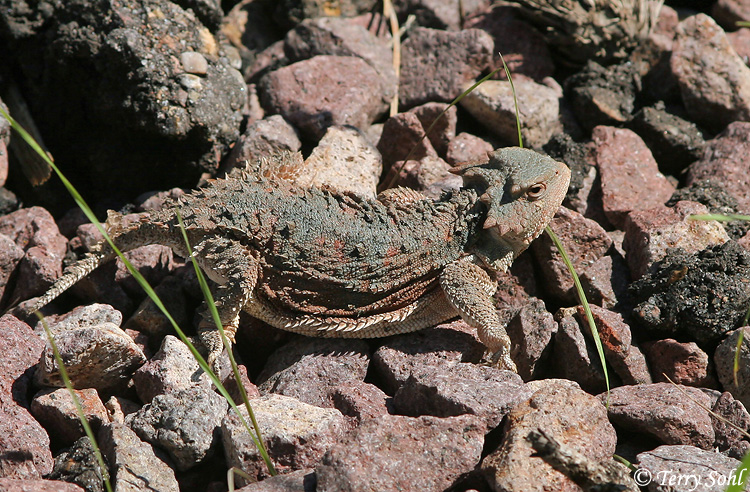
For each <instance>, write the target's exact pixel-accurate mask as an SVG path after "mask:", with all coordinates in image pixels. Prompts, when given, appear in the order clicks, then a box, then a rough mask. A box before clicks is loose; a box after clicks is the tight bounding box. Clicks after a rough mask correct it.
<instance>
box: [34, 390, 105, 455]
mask: <svg viewBox="0 0 750 492" xmlns="http://www.w3.org/2000/svg"><path fill="white" fill-rule="evenodd" d="M74 392H75V394H76V397H77V399H78V402H79V403H80V405H81V407H82V409H83V415H84V417H85V418H86V421H87V422H88V424H89V425H90V426H91V430H92V431H94V432H98V431H99V428H100V427H101V426H102V424H104V423H107V422H109V415H108V414H107V409H106V408H104V403H102V400H101V399H100V398H99V394H98V393H97V391H96V390H95V389H93V388H87V389H82V390H74ZM31 414H32V415H33V416H34V418H35V419H37V420H38V421H39V423H41V424H42V425H43V426H44V428H45V429H47V430H48V432H49V434H50V437H51V438H52V440H53V441H54V442H55V444H57V445H60V444H61V445H64V446H68V445H70V444H73V442H75V441H76V440H77V439H79V438H81V437H83V436H84V435H85V432H84V429H83V425H82V424H81V421H80V420H79V418H78V412H77V410H76V406H75V403H73V398H72V397H71V396H70V393H69V392H68V390H67V389H66V388H58V389H51V388H50V389H44V390H42V391H40V392H39V393H37V394H36V395H34V398H33V400H32V401H31Z"/></svg>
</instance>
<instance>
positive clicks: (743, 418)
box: [711, 392, 750, 459]
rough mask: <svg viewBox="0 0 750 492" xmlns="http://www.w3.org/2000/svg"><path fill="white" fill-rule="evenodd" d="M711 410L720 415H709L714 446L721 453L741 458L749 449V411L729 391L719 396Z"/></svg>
mask: <svg viewBox="0 0 750 492" xmlns="http://www.w3.org/2000/svg"><path fill="white" fill-rule="evenodd" d="M711 411H712V412H713V413H714V414H716V415H718V416H719V417H721V418H718V417H716V416H715V415H713V414H712V415H711V421H712V422H713V425H714V432H715V433H716V441H715V443H714V446H715V447H716V448H717V449H718V450H719V451H720V452H722V453H725V454H728V455H729V456H731V457H733V458H737V459H742V458H743V457H744V456H745V455H746V454H747V453H748V451H750V438H748V437H747V432H748V431H750V413H748V412H747V410H745V406H744V405H743V404H742V403H740V402H739V401H737V400H735V399H734V397H732V395H731V393H729V392H724V393H722V394H721V396H719V398H718V399H717V400H716V403H715V404H714V406H713V408H712V409H711ZM741 430H744V431H745V432H744V433H743V432H741Z"/></svg>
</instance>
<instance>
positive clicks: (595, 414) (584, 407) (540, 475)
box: [482, 379, 617, 492]
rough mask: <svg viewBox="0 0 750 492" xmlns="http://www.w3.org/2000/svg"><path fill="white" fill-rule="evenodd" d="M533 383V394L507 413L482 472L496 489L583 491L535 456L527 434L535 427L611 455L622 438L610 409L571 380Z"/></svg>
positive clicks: (593, 454)
mask: <svg viewBox="0 0 750 492" xmlns="http://www.w3.org/2000/svg"><path fill="white" fill-rule="evenodd" d="M528 386H529V387H530V388H529V389H531V390H532V391H533V394H532V395H531V397H530V398H529V399H528V400H526V401H524V402H521V403H519V404H518V405H516V406H515V407H514V408H513V409H512V410H511V411H510V413H509V414H508V417H507V419H506V421H505V427H504V431H505V433H504V435H503V439H502V441H501V443H500V446H499V447H498V448H497V450H495V451H493V452H492V453H490V454H489V456H487V457H486V458H485V459H484V461H483V462H482V472H483V474H484V476H485V478H487V481H488V482H489V484H490V487H491V488H492V490H528V491H543V490H559V491H571V492H572V491H576V490H580V489H579V488H578V486H577V485H575V484H574V483H573V482H572V481H571V480H570V479H569V478H567V477H566V476H565V475H563V474H562V473H560V472H558V471H556V470H555V469H553V468H552V467H551V466H550V465H548V464H547V463H546V462H544V461H543V460H542V458H539V457H537V456H534V455H535V454H536V452H535V451H534V450H533V448H532V447H531V444H530V443H529V442H528V440H527V439H526V438H527V436H528V435H529V432H530V431H533V430H537V429H542V430H543V431H544V432H546V433H548V434H549V435H551V436H552V437H553V438H555V439H556V440H557V441H558V442H560V443H561V444H565V445H567V446H570V447H571V449H574V450H576V451H578V452H580V453H583V454H584V455H586V456H587V457H588V458H589V459H592V460H596V461H602V460H605V459H609V458H610V457H611V456H612V453H613V452H614V449H615V443H616V441H617V436H616V434H615V430H614V428H613V427H612V425H611V424H610V423H609V421H608V420H607V410H606V408H605V407H604V405H602V404H601V403H600V402H599V401H598V400H597V398H596V397H594V396H591V395H589V394H588V393H586V392H584V391H582V390H581V389H580V387H579V386H578V385H577V384H575V383H573V382H571V381H566V380H559V379H547V380H542V381H534V382H532V383H529V384H528Z"/></svg>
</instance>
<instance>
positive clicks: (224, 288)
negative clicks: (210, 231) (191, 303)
mask: <svg viewBox="0 0 750 492" xmlns="http://www.w3.org/2000/svg"><path fill="white" fill-rule="evenodd" d="M195 250H196V253H195V254H194V259H195V261H197V262H198V266H200V267H201V269H202V270H203V271H204V272H205V273H206V275H207V276H208V277H209V278H210V279H211V280H213V281H214V282H215V283H216V284H217V286H216V287H215V288H214V289H212V296H213V297H214V305H215V306H216V311H217V312H218V315H219V321H220V322H221V326H222V327H223V328H224V334H225V335H226V336H227V338H228V340H229V342H230V344H233V343H234V337H235V334H236V333H237V325H238V323H239V317H240V311H242V308H243V307H244V306H245V304H247V303H248V301H249V300H250V298H251V297H252V294H253V289H254V288H255V284H256V281H257V277H258V260H257V257H256V255H255V254H254V251H253V250H251V249H250V248H248V247H246V246H245V245H243V244H241V243H240V242H238V241H235V240H231V239H226V238H220V237H214V238H210V239H206V240H204V241H202V242H201V243H200V244H198V245H197V246H196V247H195ZM198 336H199V337H200V340H201V343H203V346H204V347H205V348H206V350H207V351H208V364H209V366H210V367H211V370H213V371H214V372H216V371H217V370H218V362H219V360H220V357H221V354H222V352H223V350H224V344H223V342H222V339H221V334H220V332H219V330H218V329H217V327H216V323H215V321H214V319H213V316H212V315H211V312H210V310H209V309H207V306H204V311H203V313H202V316H201V321H200V322H199V324H198ZM217 374H218V373H217Z"/></svg>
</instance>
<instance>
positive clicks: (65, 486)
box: [0, 478, 85, 492]
mask: <svg viewBox="0 0 750 492" xmlns="http://www.w3.org/2000/svg"><path fill="white" fill-rule="evenodd" d="M0 491H2V492H85V491H84V489H82V488H81V487H79V486H78V485H76V484H74V483H69V482H62V481H59V480H22V479H18V478H0Z"/></svg>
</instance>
